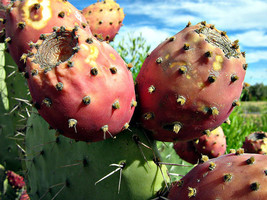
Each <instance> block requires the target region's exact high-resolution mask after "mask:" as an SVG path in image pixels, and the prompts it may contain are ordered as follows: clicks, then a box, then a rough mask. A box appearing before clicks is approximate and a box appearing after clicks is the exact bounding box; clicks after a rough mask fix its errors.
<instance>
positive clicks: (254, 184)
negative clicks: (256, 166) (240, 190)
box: [250, 182, 260, 191]
mask: <svg viewBox="0 0 267 200" xmlns="http://www.w3.org/2000/svg"><path fill="white" fill-rule="evenodd" d="M250 189H251V190H252V191H257V190H259V189H260V184H259V183H258V182H254V183H252V184H250Z"/></svg>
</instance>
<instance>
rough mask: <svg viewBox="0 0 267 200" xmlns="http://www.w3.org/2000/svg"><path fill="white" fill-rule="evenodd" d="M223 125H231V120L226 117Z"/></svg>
mask: <svg viewBox="0 0 267 200" xmlns="http://www.w3.org/2000/svg"><path fill="white" fill-rule="evenodd" d="M224 123H226V124H228V125H231V120H230V118H229V117H228V118H227V119H226V120H225V122H224Z"/></svg>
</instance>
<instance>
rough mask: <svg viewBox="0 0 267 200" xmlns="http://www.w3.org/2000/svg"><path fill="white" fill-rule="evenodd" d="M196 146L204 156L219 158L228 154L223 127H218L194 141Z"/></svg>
mask: <svg viewBox="0 0 267 200" xmlns="http://www.w3.org/2000/svg"><path fill="white" fill-rule="evenodd" d="M194 146H195V148H196V149H197V151H198V152H199V153H200V154H202V155H207V156H208V157H209V158H217V157H219V156H221V155H223V154H224V153H225V152H226V137H225V135H224V132H223V129H222V127H220V126H219V127H218V128H216V129H214V130H213V131H211V132H210V133H208V134H207V135H203V136H201V137H200V138H198V139H197V140H195V141H194Z"/></svg>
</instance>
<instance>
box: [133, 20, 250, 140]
mask: <svg viewBox="0 0 267 200" xmlns="http://www.w3.org/2000/svg"><path fill="white" fill-rule="evenodd" d="M246 68H247V64H246V62H245V54H244V53H241V52H240V50H239V46H238V42H237V41H235V42H231V41H230V39H229V38H228V36H227V35H226V33H225V32H223V31H219V30H217V29H216V28H215V27H214V26H213V25H210V24H206V22H201V23H199V24H197V25H194V26H191V25H190V23H189V24H188V26H187V27H186V28H185V29H183V30H182V31H180V32H179V33H177V34H176V35H174V36H173V37H170V38H169V39H167V40H166V41H164V42H163V43H161V44H160V45H159V46H158V47H157V48H156V49H155V50H153V52H152V53H151V54H150V55H149V56H148V58H147V59H146V60H145V62H144V64H143V66H142V68H141V71H140V73H139V74H138V76H137V93H138V96H139V101H140V106H139V108H140V118H141V121H142V123H143V126H144V127H145V128H146V129H148V130H150V131H151V132H152V134H153V137H154V138H155V139H157V140H162V141H174V140H192V139H194V138H198V137H200V136H202V135H203V133H205V132H208V131H211V130H213V129H214V128H216V127H218V126H220V125H221V124H222V123H223V122H224V121H225V120H226V119H227V117H228V116H229V115H230V113H231V111H232V110H233V108H234V107H235V106H238V105H239V101H238V100H239V97H240V94H241V91H242V87H243V81H244V77H245V73H246Z"/></svg>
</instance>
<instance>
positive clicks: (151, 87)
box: [148, 85, 156, 94]
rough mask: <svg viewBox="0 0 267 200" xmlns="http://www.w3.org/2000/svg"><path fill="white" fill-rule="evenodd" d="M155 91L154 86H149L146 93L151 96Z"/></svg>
mask: <svg viewBox="0 0 267 200" xmlns="http://www.w3.org/2000/svg"><path fill="white" fill-rule="evenodd" d="M155 90H156V88H155V86H154V85H151V86H150V87H149V88H148V92H149V93H150V94H152V93H153V92H155Z"/></svg>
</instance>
